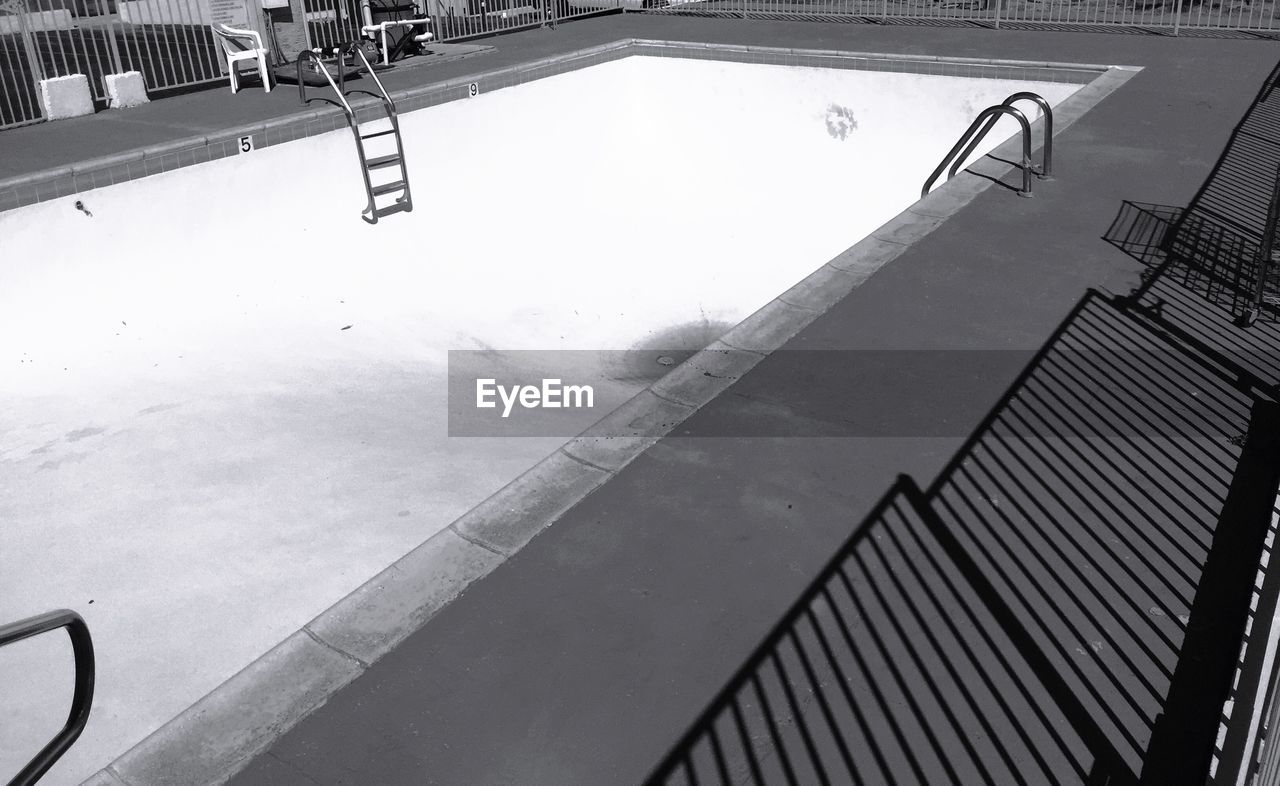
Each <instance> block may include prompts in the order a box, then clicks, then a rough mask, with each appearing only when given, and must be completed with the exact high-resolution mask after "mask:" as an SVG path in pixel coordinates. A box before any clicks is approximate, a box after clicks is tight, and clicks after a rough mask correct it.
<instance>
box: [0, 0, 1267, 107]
mask: <svg viewBox="0 0 1280 786" xmlns="http://www.w3.org/2000/svg"><path fill="white" fill-rule="evenodd" d="M361 2H362V0H300V3H301V7H302V9H303V11H304V17H305V22H306V24H305V31H306V46H307V47H308V48H323V49H332V48H333V47H336V46H338V45H340V44H343V43H345V42H348V41H352V40H354V39H357V38H359V37H361V27H362V26H363V25H364V11H363V8H362V5H361ZM366 2H367V0H366ZM418 3H419V8H420V9H422V10H421V15H422V16H425V17H428V18H430V19H431V32H432V33H433V34H434V40H435V41H436V42H440V43H443V42H448V41H457V40H462V39H468V38H476V37H480V36H486V35H493V34H496V33H503V32H509V31H513V30H519V29H523V28H528V27H537V26H543V25H554V24H556V23H557V22H560V21H563V20H568V19H573V18H577V17H582V16H589V15H592V14H598V13H601V12H605V11H612V10H619V9H632V10H641V9H643V10H646V11H648V12H650V13H666V14H696V15H700V16H726V17H737V18H747V19H750V18H761V19H767V18H779V19H792V18H796V19H827V20H846V21H868V22H889V21H895V20H896V21H903V22H912V21H917V22H920V21H925V22H927V21H931V20H933V21H938V22H945V21H948V20H949V21H951V22H955V23H960V24H976V25H982V26H986V27H993V28H1000V27H1008V28H1018V27H1025V26H1039V27H1044V26H1050V27H1058V28H1062V29H1070V28H1072V27H1077V26H1079V27H1082V28H1084V29H1088V27H1089V26H1108V27H1113V28H1141V29H1150V30H1156V31H1159V32H1165V33H1169V34H1173V35H1181V34H1194V33H1195V32H1197V31H1201V32H1203V31H1219V32H1220V31H1245V32H1254V33H1260V34H1264V35H1265V34H1278V35H1280V21H1277V19H1276V4H1277V3H1280V0H418ZM209 5H210V0H0V128H8V127H11V126H17V125H23V124H26V123H33V122H38V121H40V120H43V119H44V109H43V107H42V106H41V99H40V88H39V85H40V81H41V80H42V79H47V78H51V77H56V76H65V75H68V74H83V75H85V76H86V77H88V80H89V84H90V90H91V92H92V95H93V98H94V99H95V101H97V102H99V103H102V102H105V100H106V90H105V85H104V81H103V77H104V76H106V75H108V74H115V73H123V72H126V71H139V72H141V73H142V75H143V80H144V83H145V85H146V88H147V91H148V92H149V93H152V92H156V91H164V90H170V89H174V88H181V87H186V86H190V85H198V84H201V83H205V82H211V81H214V80H217V79H220V78H222V76H223V74H224V73H225V71H224V67H223V66H221V65H220V53H219V51H218V47H217V43H216V41H215V39H214V37H213V35H212V33H211V32H210V30H209V23H210V21H211V19H210V12H209ZM249 5H250V6H252V5H253V4H252V3H250V4H249ZM256 21H257V23H258V24H260V25H261V26H264V27H265V26H266V25H265V22H263V20H261V19H259V20H256Z"/></svg>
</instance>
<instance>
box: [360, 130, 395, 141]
mask: <svg viewBox="0 0 1280 786" xmlns="http://www.w3.org/2000/svg"><path fill="white" fill-rule="evenodd" d="M395 132H396V130H395V129H394V128H388V129H387V130H386V131H375V132H374V133H372V134H361V135H360V138H361V139H373V138H374V137H378V136H386V135H387V134H394V133H395Z"/></svg>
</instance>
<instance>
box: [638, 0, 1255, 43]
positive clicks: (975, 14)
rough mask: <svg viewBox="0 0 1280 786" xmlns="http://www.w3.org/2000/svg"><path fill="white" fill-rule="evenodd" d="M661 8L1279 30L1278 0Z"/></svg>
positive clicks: (921, 0) (872, 0) (748, 2)
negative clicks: (1277, 18) (1276, 10)
mask: <svg viewBox="0 0 1280 786" xmlns="http://www.w3.org/2000/svg"><path fill="white" fill-rule="evenodd" d="M668 2H669V4H668V5H667V6H666V7H665V8H662V9H660V10H658V13H674V14H696V15H701V16H729V17H739V18H743V19H751V18H756V19H826V20H833V21H834V20H851V21H866V22H902V23H908V24H909V23H924V24H928V23H930V22H955V23H968V24H974V25H979V26H983V27H992V28H1000V27H1007V28H1011V29H1016V28H1019V27H1035V28H1040V29H1043V28H1049V29H1068V30H1069V29H1072V28H1074V27H1081V28H1087V27H1089V26H1105V27H1112V28H1139V29H1151V30H1157V31H1161V32H1168V33H1171V34H1173V35H1180V34H1183V33H1184V32H1185V33H1192V34H1193V33H1195V32H1197V31H1224V30H1239V31H1260V32H1264V33H1266V32H1276V33H1280V24H1277V21H1276V13H1275V7H1276V3H1275V2H1274V1H1273V0H1257V1H1254V0H668Z"/></svg>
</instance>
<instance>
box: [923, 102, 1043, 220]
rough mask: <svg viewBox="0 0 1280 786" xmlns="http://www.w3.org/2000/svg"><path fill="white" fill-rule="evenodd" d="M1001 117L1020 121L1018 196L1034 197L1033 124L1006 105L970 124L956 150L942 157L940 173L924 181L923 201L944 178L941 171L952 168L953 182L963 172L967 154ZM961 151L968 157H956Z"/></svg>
mask: <svg viewBox="0 0 1280 786" xmlns="http://www.w3.org/2000/svg"><path fill="white" fill-rule="evenodd" d="M999 115H1010V116H1011V117H1013V118H1014V119H1015V120H1017V121H1018V124H1019V125H1021V126H1022V190H1021V191H1019V192H1018V196H1021V197H1030V196H1031V124H1030V123H1028V122H1027V116H1026V115H1024V114H1022V111H1021V110H1020V109H1017V108H1015V107H1012V106H1008V105H1007V104H998V105H996V106H989V107H987V108H986V109H984V110H982V112H981V113H980V114H979V115H978V116H977V117H976V118H974V120H973V123H971V124H970V125H969V128H968V129H967V130H966V131H965V132H964V134H962V135H961V137H960V141H959V142H956V144H955V146H954V147H952V148H951V151H950V152H949V153H947V155H946V156H944V157H943V159H942V163H941V164H938V168H937V169H935V170H933V174H931V175H929V179H928V180H926V181H924V188H922V189H921V190H920V196H921V198H923V197H926V196H928V195H929V189H930V188H932V187H933V184H934V182H935V181H936V180H937V179H938V177H939V176H940V175H941V174H942V171H943V170H944V169H946V168H947V164H951V170H950V172H948V173H947V177H948V178H951V177H954V176H955V174H956V170H958V169H959V168H960V165H961V164H962V163H964V160H965V158H967V157H968V152H970V151H972V150H973V149H974V148H975V147H976V146H977V145H978V143H979V142H981V141H982V138H983V137H985V136H986V135H987V133H988V132H989V131H990V130H991V128H992V127H994V126H995V123H994V122H990V123H988V122H987V121H989V120H990V121H995V120H999V117H998V116H999ZM984 123H985V124H986V126H985V127H984V128H983V129H982V130H981V131H979V130H978V126H981V125H983V124H984ZM966 143H970V144H969V146H968V148H966V147H965V145H966ZM962 149H964V150H965V151H966V154H965V155H963V156H959V157H957V154H958V153H959V152H960V151H961V150H962Z"/></svg>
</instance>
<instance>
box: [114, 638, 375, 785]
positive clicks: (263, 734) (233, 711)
mask: <svg viewBox="0 0 1280 786" xmlns="http://www.w3.org/2000/svg"><path fill="white" fill-rule="evenodd" d="M362 671H363V668H362V667H361V666H360V665H359V664H358V663H356V662H355V661H354V660H352V659H351V658H349V657H347V656H345V655H340V654H338V653H337V652H335V651H334V650H332V649H330V648H329V647H328V646H326V645H324V644H320V643H318V642H316V641H315V640H314V639H312V638H311V637H310V636H309V635H307V634H306V633H305V632H303V631H298V632H297V633H294V634H293V635H292V636H290V637H289V638H287V639H285V640H284V641H283V642H281V643H280V644H278V645H276V646H275V647H274V648H272V649H271V651H269V652H267V653H266V654H265V655H263V656H262V657H260V658H258V659H257V660H255V661H254V662H253V663H251V664H249V665H248V666H247V667H245V669H244V671H241V672H240V673H238V674H236V675H235V676H233V677H232V678H231V679H229V680H227V681H226V682H224V683H223V684H222V685H219V686H218V687H217V688H215V689H214V690H213V691H212V692H210V693H209V694H208V695H207V696H205V697H204V698H203V699H201V700H200V701H198V702H196V703H195V704H193V705H192V706H191V707H189V708H187V710H186V711H184V712H183V713H182V714H181V715H179V716H178V717H176V718H174V719H173V720H171V721H169V722H168V723H166V724H165V725H163V726H161V727H160V728H159V729H157V730H156V731H155V732H154V733H152V734H151V736H149V737H147V738H146V739H145V740H143V741H142V742H140V743H138V744H137V745H136V746H134V747H133V748H132V749H131V750H129V752H127V753H125V754H124V755H123V756H121V757H120V758H119V759H117V760H116V761H115V763H114V764H112V765H111V769H112V770H114V771H115V774H116V775H117V776H118V777H119V779H120V780H122V781H124V782H125V783H128V784H136V785H137V786H143V785H144V784H145V785H146V786H151V785H152V784H155V786H160V784H176V783H225V782H226V781H227V780H228V779H230V778H231V776H232V775H234V774H235V773H236V772H237V771H238V770H239V769H240V768H241V767H243V766H244V764H245V763H246V762H247V761H248V760H249V759H251V758H253V757H254V756H256V755H258V754H259V753H261V752H262V751H263V750H265V749H266V748H267V746H268V745H270V744H271V743H272V742H273V741H275V739H276V738H277V737H278V736H279V735H280V734H282V733H283V732H285V731H288V730H289V729H290V728H292V727H293V725H294V724H295V723H297V722H298V721H299V720H301V719H302V718H304V717H306V716H307V715H308V714H309V713H310V712H311V711H313V710H314V709H315V708H316V707H319V706H320V705H321V704H323V703H324V702H325V701H326V700H327V699H328V698H329V697H330V696H332V695H333V694H334V693H336V692H337V691H338V690H339V689H340V688H342V687H343V686H344V685H346V684H347V683H349V682H351V680H353V679H355V678H356V677H357V676H359V675H360V673H361V672H362Z"/></svg>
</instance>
